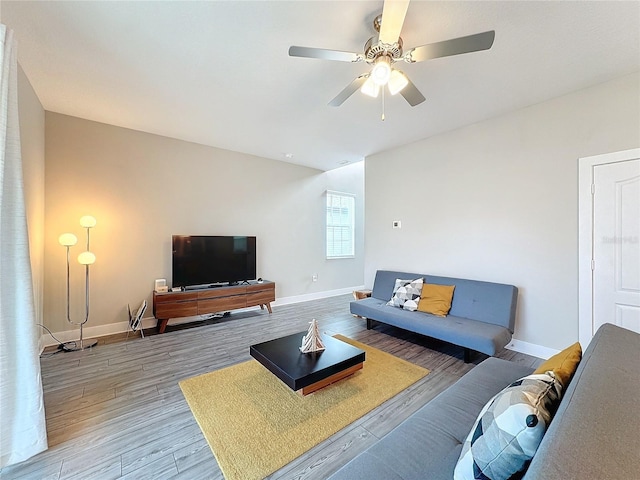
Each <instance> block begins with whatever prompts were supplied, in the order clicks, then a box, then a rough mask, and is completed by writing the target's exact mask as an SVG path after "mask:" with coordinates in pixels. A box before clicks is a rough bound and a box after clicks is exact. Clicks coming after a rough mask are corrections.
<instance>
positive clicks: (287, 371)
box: [249, 331, 365, 395]
mask: <svg viewBox="0 0 640 480" xmlns="http://www.w3.org/2000/svg"><path fill="white" fill-rule="evenodd" d="M306 334H307V332H306V331H305V332H300V333H295V334H293V335H289V336H287V337H282V338H276V339H275V340H271V341H269V342H264V343H258V344H257V345H251V347H250V349H249V352H250V353H251V356H252V357H253V358H255V359H256V360H257V361H258V362H260V363H261V364H262V365H264V366H265V367H266V368H267V369H268V370H269V371H270V372H271V373H273V374H274V375H275V376H276V377H278V378H279V379H280V380H282V381H283V382H284V383H285V384H286V385H287V386H289V388H291V389H292V390H295V391H299V390H300V391H301V393H302V395H307V394H309V393H311V392H315V391H316V390H318V389H320V388H322V387H325V386H327V385H329V384H330V383H333V382H337V381H338V380H340V379H342V378H344V377H347V376H349V375H351V374H353V373H354V372H356V371H358V370H360V369H361V368H362V364H363V362H364V356H365V352H364V350H360V349H359V348H356V347H354V346H353V345H349V344H348V343H345V342H342V341H340V340H337V339H335V338H333V337H330V336H328V335H322V342H323V343H324V346H325V347H326V349H325V350H323V351H321V352H315V353H302V352H300V345H301V344H302V337H303V336H304V335H306Z"/></svg>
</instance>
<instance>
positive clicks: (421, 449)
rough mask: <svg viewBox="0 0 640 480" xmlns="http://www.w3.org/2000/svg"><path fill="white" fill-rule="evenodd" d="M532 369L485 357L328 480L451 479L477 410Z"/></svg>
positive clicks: (477, 412)
mask: <svg viewBox="0 0 640 480" xmlns="http://www.w3.org/2000/svg"><path fill="white" fill-rule="evenodd" d="M531 372H532V369H531V368H529V367H525V366H522V365H518V364H515V363H512V362H508V361H506V360H501V359H498V358H489V359H487V360H485V361H484V362H482V363H481V364H480V365H478V366H477V367H475V368H474V369H473V370H471V372H469V373H468V374H466V375H465V376H464V377H462V378H461V379H460V380H459V381H458V382H456V383H455V384H454V385H452V386H451V387H449V388H448V389H447V390H445V391H444V392H442V393H441V394H440V395H438V396H437V397H436V398H434V399H433V400H432V401H431V402H429V403H427V404H426V405H425V406H424V407H422V408H421V409H420V410H418V411H417V412H416V413H415V414H413V415H412V416H411V417H409V418H408V419H407V420H405V421H404V422H403V423H401V424H400V425H399V426H398V427H396V428H395V429H393V430H392V431H391V432H390V433H389V434H388V435H386V436H385V437H384V438H383V439H382V440H380V441H379V442H378V443H376V444H374V445H372V446H371V447H369V449H367V450H366V451H365V452H363V453H361V454H360V455H358V456H357V457H356V458H354V459H353V460H352V461H351V462H349V463H348V464H347V465H345V466H344V467H342V469H340V470H339V471H338V472H336V473H335V474H334V475H333V476H332V477H330V478H331V479H332V480H338V479H345V480H359V479H362V480H372V479H376V478H384V479H395V480H412V479H416V480H417V479H425V478H428V479H430V480H439V479H442V480H445V479H446V480H451V478H452V477H453V469H454V467H455V464H456V462H457V461H458V457H459V455H460V451H461V449H462V443H463V442H464V440H465V438H466V436H467V434H468V433H469V430H470V429H471V426H472V425H473V423H474V421H475V420H476V417H477V416H478V414H479V413H480V410H482V407H483V406H484V405H485V403H487V402H488V401H489V399H491V398H492V397H493V396H494V395H495V394H496V393H498V392H499V391H500V390H502V389H503V388H504V387H506V386H507V385H509V384H510V383H511V382H513V381H515V380H517V379H518V378H521V377H523V376H525V375H529V374H530V373H531Z"/></svg>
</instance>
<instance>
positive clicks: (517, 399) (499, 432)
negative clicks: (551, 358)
mask: <svg viewBox="0 0 640 480" xmlns="http://www.w3.org/2000/svg"><path fill="white" fill-rule="evenodd" d="M561 392H562V384H561V383H560V382H559V381H558V380H557V379H556V378H555V376H554V375H549V374H546V373H545V374H539V375H536V374H534V375H529V376H527V377H524V378H521V379H520V380H517V381H515V382H513V383H512V384H511V385H509V386H508V387H507V388H505V389H504V390H502V391H501V392H500V393H498V394H497V395H496V396H494V397H493V398H492V399H491V400H489V402H488V403H487V404H486V405H485V406H484V408H483V409H482V411H481V412H480V414H479V415H478V419H477V420H476V422H475V423H474V425H473V428H472V429H471V432H469V435H468V436H467V439H466V440H465V442H464V444H463V446H462V452H461V453H460V458H459V459H458V463H457V465H456V468H455V470H454V474H453V477H454V479H455V480H472V479H473V480H476V479H482V480H485V479H491V480H501V479H504V480H506V479H508V478H510V477H511V476H512V475H514V474H516V473H518V472H520V471H523V470H525V469H526V467H527V466H528V464H529V461H530V460H531V459H532V458H533V455H534V454H535V453H536V450H537V449H538V445H539V444H540V442H541V441H542V437H543V435H544V434H545V432H546V430H547V427H548V426H549V422H550V421H551V418H552V417H553V414H554V413H555V411H556V409H557V408H558V404H559V403H560V397H561Z"/></svg>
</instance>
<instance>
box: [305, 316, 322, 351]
mask: <svg viewBox="0 0 640 480" xmlns="http://www.w3.org/2000/svg"><path fill="white" fill-rule="evenodd" d="M322 350H324V344H323V343H322V338H321V337H320V331H319V330H318V322H317V321H316V319H315V318H314V319H313V320H311V321H310V322H309V331H308V332H307V334H306V335H305V336H304V337H302V345H301V346H300V351H301V352H302V353H311V352H321V351H322Z"/></svg>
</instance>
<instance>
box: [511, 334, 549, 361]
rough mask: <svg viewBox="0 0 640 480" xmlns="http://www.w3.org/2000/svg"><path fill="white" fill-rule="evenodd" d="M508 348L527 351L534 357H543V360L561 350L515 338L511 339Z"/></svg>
mask: <svg viewBox="0 0 640 480" xmlns="http://www.w3.org/2000/svg"><path fill="white" fill-rule="evenodd" d="M506 348H508V349H509V350H513V351H514V352H519V353H525V354H527V355H531V356H533V357H538V358H542V359H543V360H546V359H548V358H549V357H552V356H553V355H555V354H556V353H558V352H560V350H555V349H553V348H549V347H544V346H542V345H537V344H535V343H529V342H523V341H522V340H517V339H515V338H513V339H511V341H510V342H509V345H507V346H506Z"/></svg>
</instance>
